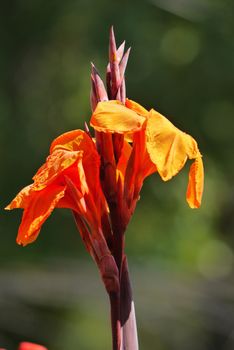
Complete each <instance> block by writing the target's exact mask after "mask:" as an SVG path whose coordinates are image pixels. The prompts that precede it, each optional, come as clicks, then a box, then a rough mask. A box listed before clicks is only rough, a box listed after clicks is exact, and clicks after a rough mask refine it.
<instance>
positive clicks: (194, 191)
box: [186, 157, 204, 208]
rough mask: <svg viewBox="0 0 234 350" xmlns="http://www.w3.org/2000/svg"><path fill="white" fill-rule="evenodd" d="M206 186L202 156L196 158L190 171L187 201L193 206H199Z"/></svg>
mask: <svg viewBox="0 0 234 350" xmlns="http://www.w3.org/2000/svg"><path fill="white" fill-rule="evenodd" d="M203 187H204V168H203V162H202V159H201V157H198V158H197V159H195V161H194V162H193V164H192V165H191V167H190V171H189V183H188V188H187V195H186V197H187V202H188V204H189V206H190V207H191V208H199V207H200V205H201V200H202V193H203Z"/></svg>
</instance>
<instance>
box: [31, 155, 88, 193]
mask: <svg viewBox="0 0 234 350" xmlns="http://www.w3.org/2000/svg"><path fill="white" fill-rule="evenodd" d="M82 156H83V153H82V152H81V151H80V152H79V151H73V152H71V151H64V150H55V151H54V152H53V153H52V154H51V155H49V157H48V158H47V160H46V163H45V164H43V165H42V166H41V167H40V169H39V170H38V171H37V173H36V175H34V177H33V180H34V189H37V190H41V189H43V188H44V187H46V186H47V185H48V184H50V183H52V182H53V181H54V180H55V179H56V178H57V177H58V176H59V175H61V174H62V173H63V172H64V171H65V170H66V169H68V168H69V167H70V166H71V165H72V164H74V163H75V162H76V161H77V160H78V159H80V158H81V157H82Z"/></svg>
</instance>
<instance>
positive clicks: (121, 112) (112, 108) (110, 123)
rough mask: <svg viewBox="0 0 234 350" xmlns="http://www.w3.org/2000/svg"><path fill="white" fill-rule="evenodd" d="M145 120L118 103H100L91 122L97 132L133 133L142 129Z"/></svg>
mask: <svg viewBox="0 0 234 350" xmlns="http://www.w3.org/2000/svg"><path fill="white" fill-rule="evenodd" d="M144 122H145V118H144V117H142V116H140V115H139V114H137V113H136V112H134V111H132V110H131V109H129V108H127V107H125V106H124V105H123V104H121V103H120V102H118V101H105V102H99V103H98V105H97V107H96V109H95V111H94V113H93V115H92V117H91V121H90V125H91V126H92V127H93V128H94V129H95V130H97V131H103V132H110V133H115V132H116V133H119V134H125V133H131V132H135V131H138V130H140V129H141V128H142V126H143V124H144Z"/></svg>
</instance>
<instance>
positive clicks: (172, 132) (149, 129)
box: [90, 99, 204, 208]
mask: <svg viewBox="0 0 234 350" xmlns="http://www.w3.org/2000/svg"><path fill="white" fill-rule="evenodd" d="M90 124H91V126H93V127H94V129H95V130H97V131H98V132H104V133H112V134H123V135H124V136H125V140H126V141H130V143H132V142H133V147H134V145H135V147H138V150H137V154H136V155H135V157H134V162H133V164H132V165H131V169H130V172H131V173H132V171H133V168H134V166H136V163H138V169H137V172H142V179H141V180H142V181H143V180H144V178H145V177H146V176H148V175H149V174H151V173H152V172H156V171H157V172H158V173H159V175H160V177H161V178H162V179H163V180H164V181H168V180H170V179H171V178H172V177H173V176H175V175H176V174H177V173H178V172H179V171H180V170H181V169H182V168H183V166H184V164H185V163H186V161H187V159H193V160H194V162H193V163H192V165H191V167H190V171H189V182H188V188H187V195H186V197H187V202H188V204H189V206H190V207H191V208H198V207H199V206H200V204H201V199H202V192H203V181H204V171H203V163H202V158H201V154H200V151H199V149H198V146H197V142H196V141H195V140H194V139H193V138H192V137H191V136H190V135H188V134H186V133H184V132H182V131H181V130H179V129H178V128H176V127H175V126H174V125H173V124H172V123H171V122H170V121H169V120H168V119H167V118H165V117H164V116H163V115H161V114H160V113H158V112H156V111H155V110H154V109H151V110H150V111H147V110H146V109H145V108H143V107H142V106H141V105H139V104H138V103H136V102H134V101H131V100H128V99H126V102H125V104H123V103H121V102H120V101H117V100H112V101H103V102H99V103H98V105H97V107H96V109H95V111H94V112H93V115H92V118H91V121H90ZM125 148H126V146H125ZM125 153H126V152H125ZM120 161H121V160H120ZM120 168H122V171H121V170H120V173H122V174H123V173H124V171H126V167H124V166H123V164H121V167H120ZM135 172H136V171H135ZM142 181H141V182H142ZM138 187H139V186H138ZM128 188H129V184H128Z"/></svg>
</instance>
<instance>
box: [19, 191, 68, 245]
mask: <svg viewBox="0 0 234 350" xmlns="http://www.w3.org/2000/svg"><path fill="white" fill-rule="evenodd" d="M64 193H65V186H62V187H61V186H56V185H51V186H48V187H46V188H45V189H43V190H41V191H32V192H31V193H30V196H29V198H27V202H26V206H25V209H24V213H23V217H22V221H21V224H20V227H19V231H18V236H17V239H16V241H17V243H18V244H22V245H26V244H28V243H31V242H33V241H34V240H35V239H36V238H37V236H38V234H39V232H40V229H41V226H42V224H43V223H44V222H45V220H46V219H47V218H48V217H49V216H50V214H51V212H52V211H53V210H54V208H55V207H56V205H57V203H58V202H59V200H60V199H61V198H62V197H63V196H64Z"/></svg>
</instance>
